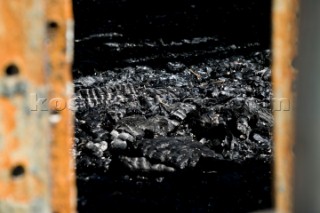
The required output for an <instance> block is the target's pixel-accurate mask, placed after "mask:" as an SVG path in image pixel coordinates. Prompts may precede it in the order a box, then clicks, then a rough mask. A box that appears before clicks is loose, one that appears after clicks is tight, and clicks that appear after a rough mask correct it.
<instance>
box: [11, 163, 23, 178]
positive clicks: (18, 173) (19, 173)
mask: <svg viewBox="0 0 320 213" xmlns="http://www.w3.org/2000/svg"><path fill="white" fill-rule="evenodd" d="M24 173H25V170H24V167H23V166H21V165H18V166H15V167H14V168H13V169H12V170H11V176H12V177H13V178H16V177H19V176H22V175H23V174H24Z"/></svg>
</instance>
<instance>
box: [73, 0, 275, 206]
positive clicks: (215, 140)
mask: <svg viewBox="0 0 320 213" xmlns="http://www.w3.org/2000/svg"><path fill="white" fill-rule="evenodd" d="M214 4H215V7H212V6H209V3H208V2H207V1H192V0H178V1H175V2H174V3H172V2H170V1H152V2H151V1H141V0H136V1H133V0H124V1H111V0H108V1H103V2H102V1H84V0H76V1H75V2H74V5H75V18H76V23H77V24H76V46H75V48H76V54H75V57H76V60H75V65H74V77H75V81H74V83H75V90H76V100H77V102H76V103H77V107H78V109H77V112H76V124H75V125H76V127H75V128H76V134H75V142H76V158H77V180H78V193H79V195H78V196H79V202H78V204H79V212H119V211H120V212H121V211H123V210H124V209H125V208H128V207H129V209H132V210H138V211H140V212H141V211H142V212H144V211H152V212H160V211H162V212H163V211H170V212H172V211H176V212H249V211H252V210H257V209H263V208H268V207H270V206H271V203H270V197H271V190H270V178H271V177H270V165H271V157H272V153H271V128H272V124H273V120H272V114H271V109H270V102H271V96H272V92H271V84H270V75H271V71H270V50H269V46H270V41H269V37H270V20H269V18H270V17H269V14H270V2H269V1H263V2H262V3H259V4H258V3H257V2H254V1H246V0H241V1H231V0H227V1H215V3H214Z"/></svg>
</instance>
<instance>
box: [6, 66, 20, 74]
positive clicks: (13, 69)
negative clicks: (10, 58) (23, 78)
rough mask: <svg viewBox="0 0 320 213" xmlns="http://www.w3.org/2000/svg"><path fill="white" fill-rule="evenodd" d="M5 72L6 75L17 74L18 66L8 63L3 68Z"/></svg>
mask: <svg viewBox="0 0 320 213" xmlns="http://www.w3.org/2000/svg"><path fill="white" fill-rule="evenodd" d="M5 72H6V75H8V76H12V75H17V74H18V73H19V68H18V67H17V66H16V65H15V64H10V65H9V66H7V68H6V69H5Z"/></svg>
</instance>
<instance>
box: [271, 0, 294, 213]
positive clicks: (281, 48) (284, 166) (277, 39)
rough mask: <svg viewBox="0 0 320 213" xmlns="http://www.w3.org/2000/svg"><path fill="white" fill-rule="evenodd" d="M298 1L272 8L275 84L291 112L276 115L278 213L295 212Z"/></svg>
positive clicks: (282, 0)
mask: <svg viewBox="0 0 320 213" xmlns="http://www.w3.org/2000/svg"><path fill="white" fill-rule="evenodd" d="M297 10H298V1H297V0H273V8H272V25H273V26H272V27H273V33H272V50H273V60H272V61H273V63H272V83H273V94H274V98H275V99H276V100H278V99H285V100H289V101H290V109H289V110H282V109H280V110H277V111H274V118H275V123H274V130H273V139H274V177H275V181H274V200H275V209H276V212H277V213H289V212H292V197H293V195H292V190H293V189H292V186H293V144H294V139H295V138H294V112H293V107H292V106H293V104H294V95H293V91H292V89H293V81H294V79H295V70H294V69H293V67H292V61H293V59H294V57H295V55H296V40H297V20H296V19H297V17H296V16H297Z"/></svg>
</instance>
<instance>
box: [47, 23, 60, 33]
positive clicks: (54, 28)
mask: <svg viewBox="0 0 320 213" xmlns="http://www.w3.org/2000/svg"><path fill="white" fill-rule="evenodd" d="M48 29H49V30H52V31H54V30H56V29H58V23H57V22H55V21H49V22H48Z"/></svg>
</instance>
